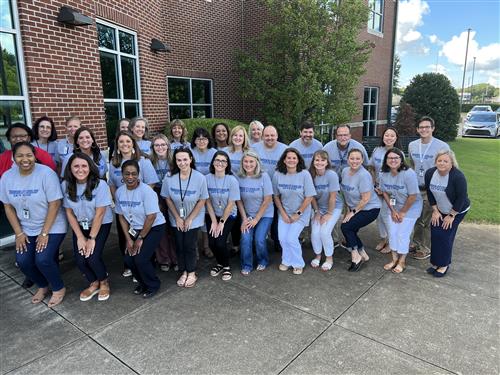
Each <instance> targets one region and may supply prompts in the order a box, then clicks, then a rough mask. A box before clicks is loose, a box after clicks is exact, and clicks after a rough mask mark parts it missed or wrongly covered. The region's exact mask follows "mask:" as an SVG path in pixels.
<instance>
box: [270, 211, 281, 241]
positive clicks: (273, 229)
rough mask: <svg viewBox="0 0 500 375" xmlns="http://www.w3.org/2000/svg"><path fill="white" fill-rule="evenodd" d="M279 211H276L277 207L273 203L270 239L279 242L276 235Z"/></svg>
mask: <svg viewBox="0 0 500 375" xmlns="http://www.w3.org/2000/svg"><path fill="white" fill-rule="evenodd" d="M279 215H280V212H279V211H278V208H277V207H276V205H274V214H273V222H272V223H271V239H272V240H273V241H274V242H276V243H279V236H278V218H279Z"/></svg>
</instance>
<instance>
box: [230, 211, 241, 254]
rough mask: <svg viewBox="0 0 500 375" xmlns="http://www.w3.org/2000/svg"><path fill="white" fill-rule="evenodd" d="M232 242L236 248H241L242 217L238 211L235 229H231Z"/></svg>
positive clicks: (234, 223) (234, 224)
mask: <svg viewBox="0 0 500 375" xmlns="http://www.w3.org/2000/svg"><path fill="white" fill-rule="evenodd" d="M231 240H232V242H233V247H234V246H238V247H239V246H240V241H241V215H240V213H239V211H238V213H237V214H236V217H235V219H234V222H233V228H232V229H231Z"/></svg>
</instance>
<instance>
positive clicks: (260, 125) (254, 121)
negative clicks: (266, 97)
mask: <svg viewBox="0 0 500 375" xmlns="http://www.w3.org/2000/svg"><path fill="white" fill-rule="evenodd" d="M252 125H257V127H258V128H259V129H260V130H261V131H262V130H264V124H262V122H260V121H257V120H253V121H252V122H251V123H250V124H248V130H249V131H250V130H251V129H252Z"/></svg>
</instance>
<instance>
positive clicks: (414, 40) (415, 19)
mask: <svg viewBox="0 0 500 375" xmlns="http://www.w3.org/2000/svg"><path fill="white" fill-rule="evenodd" d="M429 11H430V8H429V4H427V2H426V1H422V0H408V1H401V3H400V4H399V10H398V30H397V36H396V41H397V48H398V53H402V52H405V51H406V50H408V49H412V48H414V47H415V44H418V42H419V41H420V40H421V39H422V34H421V33H420V32H419V31H417V28H418V27H419V26H422V24H423V21H422V18H423V16H424V14H427V13H429Z"/></svg>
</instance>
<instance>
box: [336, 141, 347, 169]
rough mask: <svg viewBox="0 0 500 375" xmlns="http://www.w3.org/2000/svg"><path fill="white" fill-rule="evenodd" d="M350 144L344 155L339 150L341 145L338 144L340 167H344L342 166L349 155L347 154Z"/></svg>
mask: <svg viewBox="0 0 500 375" xmlns="http://www.w3.org/2000/svg"><path fill="white" fill-rule="evenodd" d="M349 143H350V142H349ZM349 143H347V147H346V149H345V151H344V154H342V152H341V151H340V148H339V144H338V142H337V152H338V154H339V159H340V167H342V164H344V157H345V156H346V155H347V152H348V151H349Z"/></svg>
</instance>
